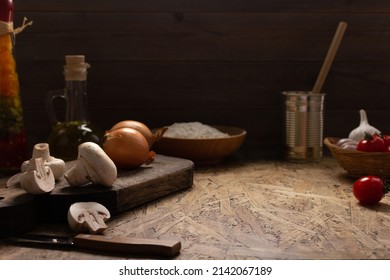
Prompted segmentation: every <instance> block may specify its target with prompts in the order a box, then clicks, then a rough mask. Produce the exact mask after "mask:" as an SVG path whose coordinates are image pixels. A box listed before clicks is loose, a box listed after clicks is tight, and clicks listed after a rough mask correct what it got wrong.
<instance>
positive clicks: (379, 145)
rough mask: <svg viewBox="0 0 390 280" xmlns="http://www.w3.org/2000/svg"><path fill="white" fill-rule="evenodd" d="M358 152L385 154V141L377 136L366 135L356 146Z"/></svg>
mask: <svg viewBox="0 0 390 280" xmlns="http://www.w3.org/2000/svg"><path fill="white" fill-rule="evenodd" d="M357 150H358V151H362V152H385V151H386V145H385V141H384V140H383V138H382V137H380V136H379V135H378V134H369V133H366V136H365V137H364V139H362V140H360V142H359V143H358V146H357Z"/></svg>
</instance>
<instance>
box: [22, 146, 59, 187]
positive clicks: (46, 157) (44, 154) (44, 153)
mask: <svg viewBox="0 0 390 280" xmlns="http://www.w3.org/2000/svg"><path fill="white" fill-rule="evenodd" d="M35 158H42V159H43V162H44V164H45V166H48V167H50V169H51V170H52V172H53V174H54V178H55V179H56V180H58V179H59V178H60V177H61V176H62V175H64V173H65V162H64V161H63V160H62V159H59V158H55V157H53V156H51V155H50V149H49V144H47V143H39V144H36V145H34V148H33V152H32V159H35ZM29 164H30V161H29V160H27V161H25V162H23V163H22V166H21V171H22V173H23V172H26V171H27V170H28V168H29Z"/></svg>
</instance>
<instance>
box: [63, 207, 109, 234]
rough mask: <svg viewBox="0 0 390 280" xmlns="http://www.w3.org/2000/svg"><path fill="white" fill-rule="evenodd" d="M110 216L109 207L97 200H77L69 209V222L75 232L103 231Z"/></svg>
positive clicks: (93, 232) (94, 232)
mask: <svg viewBox="0 0 390 280" xmlns="http://www.w3.org/2000/svg"><path fill="white" fill-rule="evenodd" d="M110 217H111V215H110V212H109V211H108V209H107V208H106V207H104V206H103V205H102V204H100V203H97V202H77V203H74V204H72V205H71V206H70V207H69V210H68V223H69V226H70V227H71V228H72V229H73V230H74V231H75V232H89V233H92V234H97V233H101V232H103V231H104V230H106V229H107V228H108V227H107V225H106V223H105V221H107V220H108V219H109V218H110Z"/></svg>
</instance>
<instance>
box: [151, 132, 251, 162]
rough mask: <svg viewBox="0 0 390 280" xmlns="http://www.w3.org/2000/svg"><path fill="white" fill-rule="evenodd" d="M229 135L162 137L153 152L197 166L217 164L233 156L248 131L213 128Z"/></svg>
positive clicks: (155, 144) (154, 146)
mask: <svg viewBox="0 0 390 280" xmlns="http://www.w3.org/2000/svg"><path fill="white" fill-rule="evenodd" d="M213 127H215V128H217V129H218V130H220V131H221V132H224V133H227V134H229V136H227V137H223V138H209V139H191V138H171V137H165V136H164V137H162V138H161V139H160V140H159V141H158V142H156V143H154V145H153V147H152V150H153V151H155V152H156V153H159V154H162V155H167V156H173V157H179V158H185V159H189V160H192V161H193V162H194V163H196V164H215V163H219V162H221V161H222V160H223V159H224V158H225V157H227V156H228V155H230V154H232V153H233V152H235V151H236V150H238V148H239V147H240V146H241V145H242V143H243V142H244V140H245V138H246V131H245V130H244V129H242V128H238V127H229V126H213Z"/></svg>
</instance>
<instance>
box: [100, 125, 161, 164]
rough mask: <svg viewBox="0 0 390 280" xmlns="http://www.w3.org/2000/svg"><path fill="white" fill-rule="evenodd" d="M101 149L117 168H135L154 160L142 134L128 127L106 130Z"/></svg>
mask: <svg viewBox="0 0 390 280" xmlns="http://www.w3.org/2000/svg"><path fill="white" fill-rule="evenodd" d="M103 150H104V151H105V152H106V154H107V155H108V156H109V157H110V158H111V160H112V161H113V162H114V163H115V165H116V166H117V167H119V168H137V167H139V166H141V165H142V164H148V163H150V162H152V161H153V160H154V153H153V152H149V144H148V142H147V141H146V139H145V137H144V136H143V134H142V133H141V132H139V131H138V130H135V129H133V128H128V127H122V128H117V129H115V130H110V131H107V132H106V134H105V135H104V142H103Z"/></svg>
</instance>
